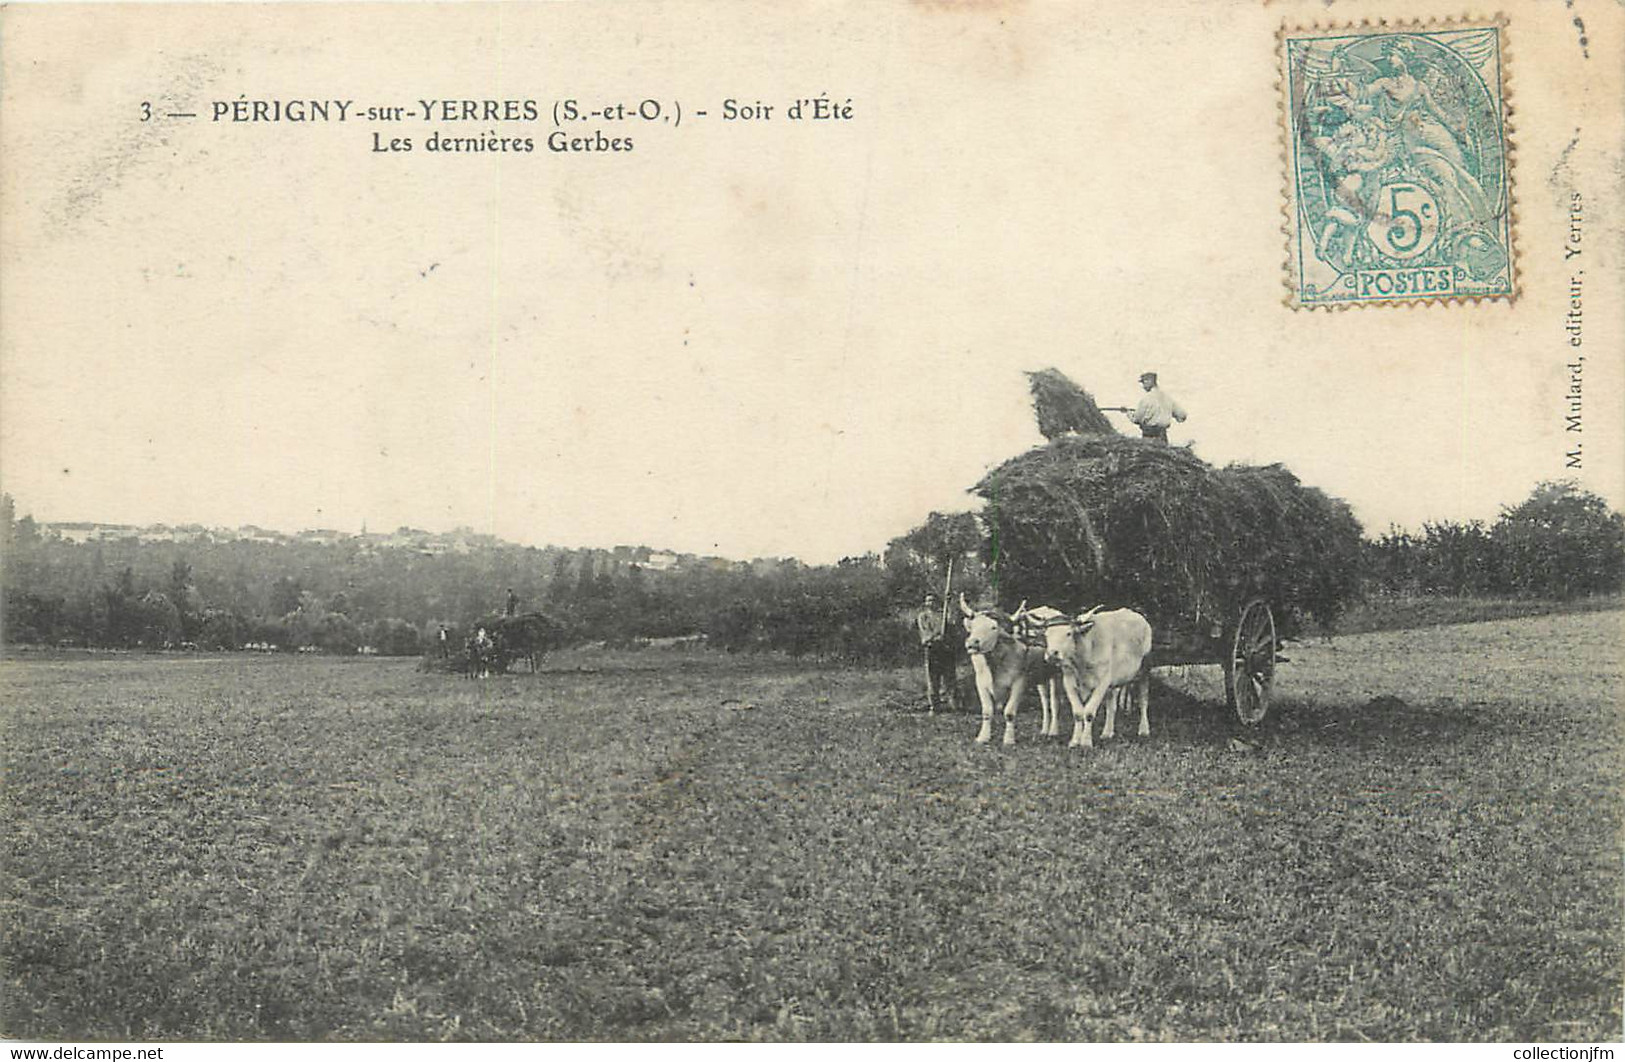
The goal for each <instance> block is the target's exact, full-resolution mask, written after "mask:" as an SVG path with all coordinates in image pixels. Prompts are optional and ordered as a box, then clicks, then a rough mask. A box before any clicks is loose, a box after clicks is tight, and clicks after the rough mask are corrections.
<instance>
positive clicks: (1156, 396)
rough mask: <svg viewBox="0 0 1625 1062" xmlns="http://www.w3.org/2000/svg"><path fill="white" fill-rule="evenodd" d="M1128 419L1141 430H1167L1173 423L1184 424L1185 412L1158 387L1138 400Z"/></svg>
mask: <svg viewBox="0 0 1625 1062" xmlns="http://www.w3.org/2000/svg"><path fill="white" fill-rule="evenodd" d="M1128 419H1129V420H1132V421H1133V422H1134V423H1136V424H1138V425H1140V427H1142V428H1167V427H1168V425H1170V424H1172V423H1173V422H1174V421H1176V420H1177V421H1179V422H1180V423H1181V424H1183V423H1184V422H1185V410H1184V408H1183V407H1181V406H1180V404H1179V403H1178V402H1175V401H1174V400H1173V399H1172V398H1171V397H1169V395H1168V392H1166V391H1164V390H1163V389H1162V388H1160V387H1153V388H1152V389H1151V390H1149V391H1147V392H1146V393H1145V397H1144V398H1142V399H1140V404H1139V405H1138V406H1136V407H1134V412H1133V413H1130V414H1129V415H1128Z"/></svg>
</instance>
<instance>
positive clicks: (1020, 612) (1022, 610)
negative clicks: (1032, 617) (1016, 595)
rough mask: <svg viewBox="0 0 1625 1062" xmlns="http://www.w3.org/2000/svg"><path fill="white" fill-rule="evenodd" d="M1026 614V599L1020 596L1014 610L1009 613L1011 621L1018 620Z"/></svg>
mask: <svg viewBox="0 0 1625 1062" xmlns="http://www.w3.org/2000/svg"><path fill="white" fill-rule="evenodd" d="M1026 614H1027V599H1026V598H1022V599H1021V604H1019V605H1017V606H1016V610H1015V611H1014V612H1012V613H1010V619H1011V622H1014V621H1016V620H1019V619H1020V618H1021V617H1023V616H1025V615H1026Z"/></svg>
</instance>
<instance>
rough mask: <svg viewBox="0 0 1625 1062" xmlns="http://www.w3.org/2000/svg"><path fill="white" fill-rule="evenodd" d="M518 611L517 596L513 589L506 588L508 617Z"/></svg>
mask: <svg viewBox="0 0 1625 1062" xmlns="http://www.w3.org/2000/svg"><path fill="white" fill-rule="evenodd" d="M518 611H519V595H518V594H515V593H514V592H513V587H511V586H510V587H508V615H510V616H512V615H514V614H515V613H517V612H518Z"/></svg>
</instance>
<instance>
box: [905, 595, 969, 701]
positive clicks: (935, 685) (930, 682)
mask: <svg viewBox="0 0 1625 1062" xmlns="http://www.w3.org/2000/svg"><path fill="white" fill-rule="evenodd" d="M914 625H915V628H916V629H917V630H918V632H919V635H920V649H921V650H922V651H923V652H924V653H925V694H926V697H927V698H928V699H929V700H930V702H931V711H933V712H935V711H936V710H937V709H938V708H940V707H942V691H946V692H947V695H948V703H949V704H951V705H953V708H954V711H956V712H957V711H958V710H959V683H958V682H957V681H955V675H954V670H955V665H956V661H955V658H954V647H953V643H952V642H950V641H949V640H948V616H947V613H946V612H945V611H943V608H942V602H941V600H940V599H939V598H938V597H937V595H936V594H926V595H925V607H924V608H922V609H920V614H919V615H918V616H916V617H915V618H914Z"/></svg>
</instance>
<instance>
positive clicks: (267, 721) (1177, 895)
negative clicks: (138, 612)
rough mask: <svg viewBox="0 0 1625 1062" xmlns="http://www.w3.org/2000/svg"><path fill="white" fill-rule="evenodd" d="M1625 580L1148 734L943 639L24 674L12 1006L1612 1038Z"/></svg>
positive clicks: (175, 1031) (1212, 691)
mask: <svg viewBox="0 0 1625 1062" xmlns="http://www.w3.org/2000/svg"><path fill="white" fill-rule="evenodd" d="M1621 620H1622V613H1620V612H1598V613H1590V614H1584V615H1569V616H1550V617H1540V618H1532V619H1530V618H1526V619H1516V620H1502V621H1494V622H1488V623H1477V624H1470V625H1461V626H1449V627H1438V628H1432V629H1428V630H1424V631H1409V632H1403V631H1388V632H1379V633H1371V634H1362V635H1358V636H1350V637H1344V638H1339V639H1338V640H1337V641H1336V642H1335V643H1333V644H1330V645H1322V644H1306V645H1302V646H1295V647H1292V648H1291V649H1290V651H1289V652H1288V654H1287V655H1289V656H1290V657H1291V658H1292V663H1290V664H1288V665H1283V667H1282V668H1281V673H1280V685H1279V687H1278V693H1279V695H1280V697H1281V698H1282V700H1281V702H1280V705H1279V707H1280V710H1279V712H1278V714H1276V715H1275V716H1274V717H1272V720H1271V721H1270V723H1268V724H1267V725H1266V726H1265V727H1264V729H1263V730H1262V732H1261V733H1259V734H1257V735H1255V736H1253V737H1252V738H1251V739H1250V740H1249V741H1248V742H1245V743H1242V742H1236V741H1233V740H1232V738H1233V737H1234V736H1235V734H1236V731H1234V730H1233V729H1232V728H1231V726H1230V725H1229V723H1228V722H1227V720H1226V718H1225V716H1224V715H1223V713H1222V712H1221V711H1220V709H1219V708H1218V707H1217V706H1216V703H1217V702H1218V701H1219V700H1220V699H1221V694H1220V687H1219V679H1218V675H1217V672H1216V671H1215V670H1214V669H1211V668H1193V669H1189V670H1188V671H1180V672H1172V673H1168V674H1165V675H1163V676H1162V677H1161V681H1160V682H1159V683H1158V684H1157V685H1155V686H1154V687H1153V690H1152V727H1153V736H1152V737H1151V738H1150V739H1140V738H1136V737H1133V736H1132V734H1133V725H1132V723H1131V725H1129V726H1128V727H1120V728H1119V730H1120V733H1122V732H1126V733H1127V734H1128V735H1129V736H1128V737H1120V738H1118V739H1117V740H1116V741H1115V742H1110V743H1107V744H1106V745H1104V746H1100V747H1097V749H1096V750H1095V751H1094V752H1092V753H1080V752H1078V751H1075V750H1074V751H1068V750H1067V749H1066V748H1064V747H1063V745H1064V742H1060V741H1048V742H1046V741H1043V740H1041V739H1039V738H1037V737H1036V717H1037V712H1036V708H1035V709H1034V710H1033V711H1032V712H1030V713H1028V714H1027V715H1026V716H1024V718H1023V720H1022V724H1023V733H1022V741H1021V742H1020V743H1019V744H1018V745H1017V746H1016V747H1014V748H1003V747H999V746H997V745H995V746H991V747H977V746H974V745H973V744H972V743H971V740H970V739H971V737H972V735H973V734H974V732H975V722H974V721H973V720H972V717H971V716H969V715H938V716H935V717H928V716H926V715H925V714H924V713H923V712H922V711H921V710H920V707H921V705H920V701H921V696H920V692H921V691H920V687H921V685H922V683H921V682H920V680H919V679H918V677H917V676H916V675H915V674H914V673H913V671H897V672H893V671H869V672H864V671H841V670H834V669H817V668H811V667H806V666H799V665H794V664H790V663H787V662H783V661H774V660H765V659H761V658H754V659H753V658H732V657H728V656H725V655H720V654H718V655H711V654H706V653H703V652H660V651H646V652H642V653H627V654H608V653H599V654H576V655H571V654H564V655H560V656H557V657H553V658H550V659H549V660H548V661H547V662H546V665H545V666H546V668H547V670H546V671H545V672H544V674H542V675H540V676H537V677H535V678H532V677H530V676H527V675H518V676H510V677H504V678H493V679H491V680H488V681H485V682H471V681H465V680H462V679H458V678H451V677H446V676H441V675H426V674H420V673H418V672H416V671H415V670H414V667H413V664H412V663H411V662H402V661H396V662H391V661H379V660H367V659H346V660H339V659H312V658H304V659H294V658H265V657H257V656H247V655H242V656H234V657H197V658H174V657H171V658H163V657H142V656H129V657H122V658H117V659H106V658H102V659H80V660H68V659H48V658H47V659H30V660H21V661H11V662H8V663H6V664H5V665H4V668H3V670H0V703H3V705H4V707H3V709H0V712H3V716H0V718H3V726H4V730H3V734H0V737H3V742H4V753H3V756H4V771H5V774H4V783H3V788H0V830H3V831H4V834H5V843H6V855H5V864H4V867H3V879H0V904H3V907H0V911H3V918H0V925H3V929H4V944H3V952H4V953H3V962H4V998H3V1001H0V1002H3V1014H4V1028H3V1030H0V1032H3V1033H4V1034H5V1035H7V1036H10V1037H22V1038H29V1039H57V1038H59V1037H83V1038H89V1037H94V1038H113V1039H149V1038H160V1039H184V1040H191V1039H203V1040H212V1039H247V1040H255V1039H295V1040H299V1039H334V1040H359V1039H368V1040H374V1039H385V1040H390V1039H431V1040H433V1039H476V1040H493V1039H600V1038H615V1039H671V1038H701V1039H719V1038H743V1039H763V1040H775V1039H790V1040H798V1039H821V1040H823V1039H860V1040H872V1039H880V1040H893V1039H908V1040H915V1039H1016V1040H1023V1039H1046V1040H1048V1039H1084V1040H1121V1039H1151V1040H1165V1039H1178V1040H1187V1039H1195V1040H1207V1039H1271V1040H1273V1039H1292V1040H1299V1039H1312V1040H1363V1039H1373V1040H1538V1041H1568V1042H1573V1041H1588V1040H1617V1039H1618V1038H1619V1037H1620V1035H1621V1032H1622V1029H1621V1007H1620V999H1621V990H1622V985H1625V957H1622V950H1621V945H1622V935H1621V928H1622V927H1621V911H1622V903H1625V889H1622V883H1625V879H1622V874H1621V865H1622V855H1625V846H1622V839H1621V810H1622V805H1621V791H1620V781H1621V768H1622V760H1621V753H1622V748H1621V718H1620V707H1621V694H1622V676H1621V654H1620V646H1621V635H1622V633H1625V631H1622V622H1621Z"/></svg>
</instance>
